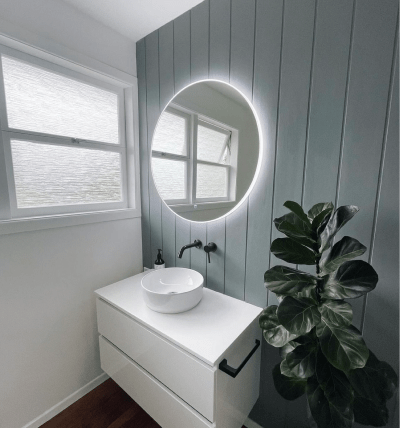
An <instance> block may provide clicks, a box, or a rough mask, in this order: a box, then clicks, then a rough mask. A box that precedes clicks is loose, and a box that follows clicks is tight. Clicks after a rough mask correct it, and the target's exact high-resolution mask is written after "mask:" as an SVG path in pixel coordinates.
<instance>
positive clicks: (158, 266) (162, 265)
mask: <svg viewBox="0 0 400 428" xmlns="http://www.w3.org/2000/svg"><path fill="white" fill-rule="evenodd" d="M161 251H162V250H161V249H159V250H158V254H157V260H156V261H155V262H154V269H155V270H157V269H164V268H165V262H164V260H163V259H162V257H161Z"/></svg>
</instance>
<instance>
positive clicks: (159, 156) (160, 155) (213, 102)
mask: <svg viewBox="0 0 400 428" xmlns="http://www.w3.org/2000/svg"><path fill="white" fill-rule="evenodd" d="M260 146H261V145H260V136H259V131H258V126H257V121H256V118H255V114H254V113H253V110H252V107H251V106H250V104H249V103H248V102H247V100H246V99H245V97H244V96H243V95H242V94H241V93H240V92H239V91H238V90H236V89H235V88H233V87H232V86H231V85H228V84H226V83H223V82H219V81H214V80H207V81H203V82H199V83H195V84H193V85H190V86H188V87H186V88H185V89H184V90H182V91H181V92H180V93H179V94H178V95H176V96H175V97H174V98H173V100H172V101H171V102H170V103H169V104H168V106H167V107H166V108H165V110H164V111H163V113H162V114H161V116H160V118H159V120H158V123H157V127H156V129H155V132H154V135H153V142H152V152H151V169H152V173H153V179H154V183H155V185H156V188H157V191H158V193H159V195H160V197H161V199H163V201H164V202H165V203H166V204H167V205H168V207H169V208H170V209H171V210H172V211H174V212H175V213H176V214H177V215H179V216H181V217H184V218H186V219H188V220H192V221H199V222H202V221H210V220H215V219H217V218H220V217H223V216H224V215H226V214H228V213H229V212H230V211H232V210H233V209H235V208H236V207H237V206H238V205H239V204H240V203H241V202H242V201H243V199H244V198H245V197H246V196H247V194H248V193H249V191H250V189H251V187H252V185H253V183H254V181H255V179H256V175H257V172H258V165H259V163H260V157H261V150H260Z"/></svg>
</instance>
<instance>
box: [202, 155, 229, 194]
mask: <svg viewBox="0 0 400 428" xmlns="http://www.w3.org/2000/svg"><path fill="white" fill-rule="evenodd" d="M227 187H228V170H227V168H224V167H223V166H214V165H204V164H201V163H199V164H197V191H196V197H197V198H222V197H226V196H228V193H227V191H228V189H227Z"/></svg>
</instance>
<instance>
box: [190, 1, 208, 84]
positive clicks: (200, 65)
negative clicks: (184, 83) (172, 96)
mask: <svg viewBox="0 0 400 428" xmlns="http://www.w3.org/2000/svg"><path fill="white" fill-rule="evenodd" d="M209 11H210V2H209V0H206V1H203V2H202V3H200V4H199V5H197V6H196V7H194V8H193V9H192V10H191V11H190V22H191V24H190V30H191V37H190V44H191V51H190V52H191V55H190V64H191V74H190V80H191V82H196V81H197V80H202V79H207V78H208V45H209V22H210V15H209Z"/></svg>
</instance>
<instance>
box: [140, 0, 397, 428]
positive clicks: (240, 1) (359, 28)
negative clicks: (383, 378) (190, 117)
mask: <svg viewBox="0 0 400 428" xmlns="http://www.w3.org/2000/svg"><path fill="white" fill-rule="evenodd" d="M397 15H398V2H397V0H355V1H351V0H303V1H301V2H300V1H298V0H206V1H204V2H203V3H201V4H199V5H198V6H196V7H195V8H194V9H192V10H191V11H189V12H187V13H185V14H183V15H181V16H179V17H178V18H176V19H175V20H174V21H172V22H170V23H168V24H167V25H165V26H163V27H162V28H160V29H159V30H158V31H155V32H153V33H151V34H149V35H148V36H147V37H146V38H144V39H142V40H141V41H139V42H138V44H137V66H138V79H139V105H140V147H141V186H142V211H143V217H142V227H143V258H144V265H145V266H148V267H150V266H151V265H152V263H153V261H154V259H155V256H156V250H157V248H163V251H164V258H165V260H166V263H167V265H168V266H184V267H192V268H194V269H196V270H198V271H199V272H201V273H202V274H203V276H204V277H205V278H206V279H207V286H208V287H209V288H211V289H213V290H217V291H220V292H223V293H226V294H228V295H230V296H233V297H236V298H239V299H243V300H246V301H248V302H250V303H253V304H256V305H258V306H262V307H263V306H266V305H267V304H274V303H276V298H275V296H274V295H273V294H272V293H269V294H267V293H266V291H265V289H264V287H263V274H264V272H265V271H266V270H267V269H268V268H269V267H271V266H273V265H274V264H277V263H278V260H277V259H275V258H274V257H273V256H271V255H270V253H269V246H270V243H271V241H272V240H273V239H275V238H276V237H277V236H278V234H277V232H276V230H275V229H274V228H273V227H272V226H273V222H272V220H273V218H275V217H277V216H280V215H282V214H284V213H285V211H286V210H285V209H284V208H283V207H282V204H283V203H284V202H285V201H286V200H288V199H290V200H295V201H297V202H299V203H301V204H303V206H304V207H305V208H308V207H310V206H311V205H312V204H314V203H317V202H321V201H333V202H334V203H336V205H344V204H355V205H358V206H359V207H360V208H361V210H360V213H359V214H357V216H356V217H355V219H354V220H353V221H352V222H350V223H349V224H348V225H347V226H346V227H345V228H344V231H343V233H344V234H346V235H350V236H354V237H355V238H357V239H358V240H360V241H361V242H362V243H364V244H365V245H367V246H368V247H369V251H368V252H367V253H366V254H365V256H364V259H365V260H368V261H370V262H371V263H372V264H373V265H374V266H375V268H376V270H377V271H378V273H379V275H380V281H379V284H378V286H377V288H376V290H375V291H374V292H373V293H371V294H370V296H368V299H357V300H354V301H353V302H352V303H353V306H354V320H355V321H354V322H355V325H356V326H357V327H359V328H362V329H363V331H364V335H365V337H366V339H367V341H368V344H369V345H370V347H371V348H372V349H373V350H375V351H376V353H377V354H378V356H379V357H380V358H382V359H385V360H386V361H388V362H389V363H391V364H392V365H393V366H395V367H396V368H397V367H398V357H399V354H398V349H399V346H398V343H399V342H398V340H399V326H398V296H399V275H398V263H399V222H398V220H399V214H398V204H399V180H398V166H399V165H398V161H399V156H398V155H399V147H398V143H399V137H398V124H399V112H398V56H397V54H396V52H397V42H396V40H397V37H398V20H397ZM205 78H216V79H220V80H223V81H226V82H230V83H232V84H233V85H234V86H236V87H237V88H238V89H240V90H241V91H242V92H243V93H244V94H245V95H246V96H247V97H248V98H249V99H251V100H252V102H253V104H254V106H255V108H256V111H257V113H258V115H259V118H260V120H261V126H262V134H263V139H264V153H265V156H264V160H263V165H262V168H261V173H260V176H259V179H258V181H257V183H256V186H255V188H254V190H253V192H252V193H251V194H250V196H249V198H248V199H247V201H246V203H245V204H243V205H242V206H241V207H240V208H239V209H238V210H237V211H235V212H234V213H233V214H231V215H229V216H227V217H226V218H224V219H221V220H218V221H214V222H211V223H207V224H196V223H190V222H189V221H186V220H184V219H181V218H177V217H176V216H175V215H174V214H172V213H171V212H170V211H169V210H168V209H167V208H166V207H165V206H164V204H163V203H162V201H161V200H160V198H159V196H158V194H157V191H156V189H155V186H154V183H153V181H152V178H151V177H150V176H149V153H150V147H151V139H152V134H153V131H154V128H155V125H156V122H157V119H158V117H159V114H160V112H161V111H162V109H163V108H164V107H165V105H166V104H167V103H168V101H169V100H170V99H171V97H172V96H173V95H174V94H175V93H176V92H178V91H179V90H181V89H182V88H183V87H185V86H186V85H187V84H189V83H191V82H195V81H197V80H201V79H205ZM341 236H343V235H341ZM196 238H197V239H201V240H202V241H203V242H209V241H214V242H215V243H216V244H217V245H218V252H217V253H216V254H215V255H213V257H212V263H211V264H207V263H206V258H205V253H204V252H202V251H198V250H192V251H187V252H185V254H184V257H183V258H182V260H179V259H177V258H176V253H177V249H179V248H180V247H181V246H182V245H184V244H187V243H189V242H191V241H193V240H194V239H196ZM262 352H263V374H262V382H261V391H260V392H261V395H260V399H259V401H258V403H257V405H256V406H255V409H254V410H253V412H252V415H251V416H252V418H253V419H254V420H255V421H256V422H258V423H259V424H260V425H262V426H268V427H269V428H274V427H277V428H282V427H288V428H289V427H292V426H302V425H301V424H305V422H304V420H305V405H304V398H303V399H301V400H298V401H297V402H294V403H292V402H291V403H287V402H285V401H284V400H282V399H281V398H280V397H279V396H278V395H277V393H276V392H275V391H274V388H273V385H272V377H271V374H270V371H271V368H272V367H273V366H274V365H275V364H276V362H277V361H278V356H277V352H276V350H274V349H271V347H269V346H267V345H265V344H264V345H263V349H262ZM394 406H395V404H393V407H394ZM391 424H392V426H393V427H394V426H398V425H397V422H396V423H395V422H394V419H393V420H392V421H391Z"/></svg>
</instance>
